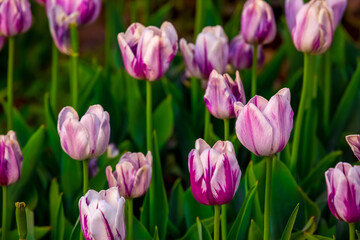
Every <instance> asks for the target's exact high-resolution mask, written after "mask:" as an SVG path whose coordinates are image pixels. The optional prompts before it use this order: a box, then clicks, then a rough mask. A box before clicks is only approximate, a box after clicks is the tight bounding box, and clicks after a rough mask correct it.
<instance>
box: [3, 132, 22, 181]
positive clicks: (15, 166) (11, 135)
mask: <svg viewBox="0 0 360 240" xmlns="http://www.w3.org/2000/svg"><path fill="white" fill-rule="evenodd" d="M22 161H23V156H22V153H21V149H20V146H19V143H18V141H17V139H16V134H15V132H14V131H9V132H8V133H7V135H0V186H8V185H10V184H13V183H15V182H17V181H19V179H20V176H21V168H22Z"/></svg>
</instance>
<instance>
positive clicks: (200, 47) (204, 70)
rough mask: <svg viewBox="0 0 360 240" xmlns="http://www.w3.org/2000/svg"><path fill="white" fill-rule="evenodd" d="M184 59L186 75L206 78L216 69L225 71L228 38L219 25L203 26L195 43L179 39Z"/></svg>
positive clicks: (220, 71)
mask: <svg viewBox="0 0 360 240" xmlns="http://www.w3.org/2000/svg"><path fill="white" fill-rule="evenodd" d="M180 49H181V52H182V54H183V56H184V59H185V64H186V75H187V76H188V77H196V78H202V79H207V78H208V77H209V75H210V73H211V72H212V70H214V69H215V70H216V71H218V72H219V73H225V71H226V65H227V60H228V52H229V46H228V38H227V36H226V34H225V32H224V30H223V28H222V27H221V26H215V27H205V28H204V29H203V30H202V32H201V33H200V34H199V35H198V36H197V38H196V44H195V45H194V44H192V43H189V44H188V43H187V42H186V40H185V39H183V38H182V39H181V40H180Z"/></svg>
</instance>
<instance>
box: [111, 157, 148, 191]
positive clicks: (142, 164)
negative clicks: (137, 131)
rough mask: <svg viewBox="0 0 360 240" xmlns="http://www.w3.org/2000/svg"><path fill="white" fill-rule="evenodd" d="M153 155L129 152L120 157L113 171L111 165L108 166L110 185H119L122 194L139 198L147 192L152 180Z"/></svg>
mask: <svg viewBox="0 0 360 240" xmlns="http://www.w3.org/2000/svg"><path fill="white" fill-rule="evenodd" d="M151 175H152V155H151V152H150V151H148V153H147V154H146V157H145V156H144V154H142V153H130V152H127V153H125V154H124V155H122V157H121V158H120V161H119V163H118V164H116V169H115V171H114V172H113V171H112V168H111V166H108V167H107V168H106V177H107V180H108V184H109V187H117V188H118V189H119V193H120V195H121V196H123V197H125V198H137V197H140V196H142V195H144V194H145V193H146V191H147V190H148V188H149V185H150V182H151Z"/></svg>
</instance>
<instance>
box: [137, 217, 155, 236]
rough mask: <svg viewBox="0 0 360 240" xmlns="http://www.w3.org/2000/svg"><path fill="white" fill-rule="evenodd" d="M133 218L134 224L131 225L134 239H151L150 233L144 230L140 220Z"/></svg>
mask: <svg viewBox="0 0 360 240" xmlns="http://www.w3.org/2000/svg"><path fill="white" fill-rule="evenodd" d="M133 220H134V225H133V228H134V229H133V232H134V239H138V240H145V239H148V240H150V239H152V237H151V235H150V233H149V232H148V231H147V230H146V228H145V227H144V225H142V224H141V222H139V220H137V219H136V218H134V219H133Z"/></svg>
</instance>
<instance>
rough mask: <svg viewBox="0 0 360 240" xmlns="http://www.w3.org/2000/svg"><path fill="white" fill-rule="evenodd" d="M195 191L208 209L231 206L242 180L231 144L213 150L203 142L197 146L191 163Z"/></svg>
mask: <svg viewBox="0 0 360 240" xmlns="http://www.w3.org/2000/svg"><path fill="white" fill-rule="evenodd" d="M188 167H189V172H190V183H191V191H192V193H193V195H194V197H195V199H196V200H197V201H198V202H199V203H201V204H205V205H222V204H227V203H229V202H231V200H232V199H233V197H234V195H235V193H236V191H237V189H238V186H239V183H240V178H241V171H240V167H239V164H238V161H237V159H236V155H235V150H234V147H233V145H232V143H231V142H229V141H217V142H216V143H215V145H214V146H213V147H212V148H211V147H210V146H209V145H208V144H207V143H206V142H205V141H204V140H203V139H198V140H196V142H195V149H193V150H191V152H190V153H189V162H188Z"/></svg>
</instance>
